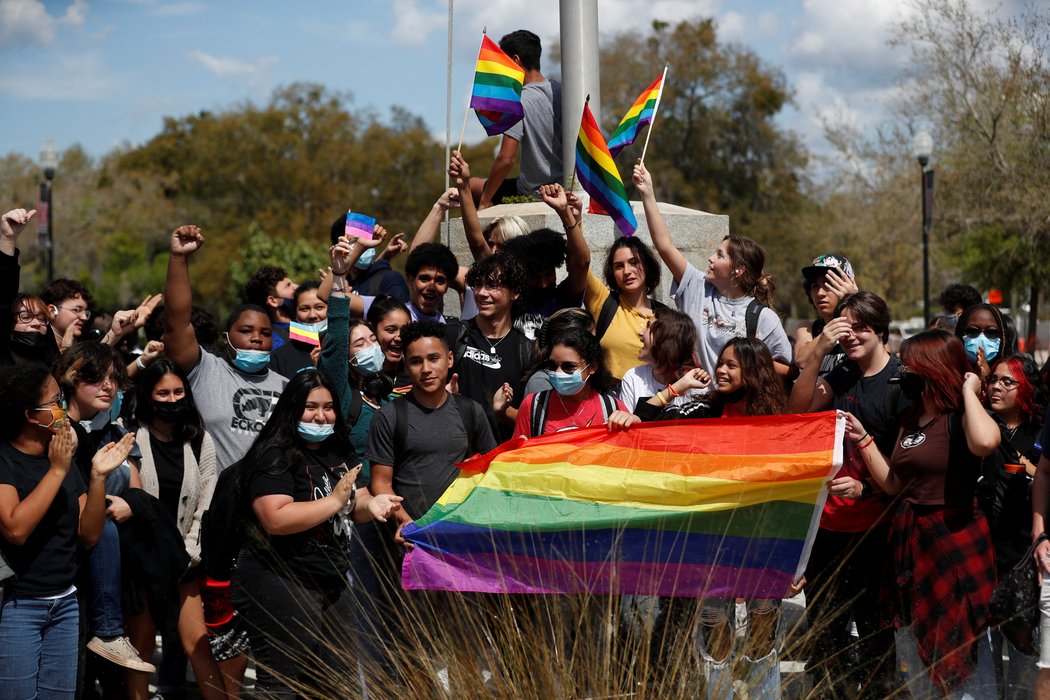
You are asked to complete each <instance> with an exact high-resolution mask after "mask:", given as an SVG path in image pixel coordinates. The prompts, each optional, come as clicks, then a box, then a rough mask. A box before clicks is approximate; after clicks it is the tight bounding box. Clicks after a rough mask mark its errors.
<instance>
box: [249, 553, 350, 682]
mask: <svg viewBox="0 0 1050 700" xmlns="http://www.w3.org/2000/svg"><path fill="white" fill-rule="evenodd" d="M233 606H234V608H236V610H237V612H238V614H239V615H240V617H241V620H242V621H243V623H244V624H245V627H246V629H247V630H248V636H249V637H250V638H251V643H252V658H253V659H255V663H256V665H257V675H256V678H257V680H256V689H257V692H258V693H259V694H260V695H262V696H264V697H295V696H296V695H312V696H320V697H352V696H355V695H357V694H358V688H359V686H358V684H357V652H356V643H355V641H356V640H355V638H356V630H355V625H354V622H355V618H354V604H353V596H352V594H351V592H350V588H349V587H348V586H347V585H346V583H345V582H337V583H336V584H335V585H332V586H328V587H321V588H317V587H311V586H306V585H303V583H302V582H300V581H298V580H296V579H293V578H291V577H290V576H288V575H287V574H285V573H284V572H282V574H278V573H276V572H275V571H273V570H272V568H271V567H269V566H268V565H267V564H266V563H264V562H261V561H260V560H259V559H258V558H256V557H255V556H254V555H252V554H251V553H250V552H248V551H247V550H242V551H241V554H240V556H239V557H238V559H237V568H236V570H235V571H234V574H233Z"/></svg>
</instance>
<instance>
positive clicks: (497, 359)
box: [452, 321, 528, 442]
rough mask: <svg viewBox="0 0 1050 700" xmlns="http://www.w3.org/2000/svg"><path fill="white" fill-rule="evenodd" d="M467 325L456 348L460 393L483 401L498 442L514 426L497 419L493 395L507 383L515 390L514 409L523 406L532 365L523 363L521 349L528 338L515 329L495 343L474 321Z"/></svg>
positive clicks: (501, 440)
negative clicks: (493, 407)
mask: <svg viewBox="0 0 1050 700" xmlns="http://www.w3.org/2000/svg"><path fill="white" fill-rule="evenodd" d="M466 328H467V331H466V334H465V335H464V336H463V338H462V340H460V342H459V344H458V345H457V347H456V349H455V357H456V365H455V367H453V368H452V371H453V372H455V373H457V374H459V393H461V394H463V395H464V396H469V397H470V398H472V399H474V400H475V401H477V402H478V403H479V404H481V406H482V408H484V409H485V415H486V416H487V417H488V420H489V427H491V428H492V434H493V435H494V436H495V437H496V441H497V442H503V441H504V440H507V439H508V438H510V437H511V433H513V432H514V426H512V425H505V424H504V423H503V422H502V421H498V420H496V417H495V415H493V413H492V396H493V394H495V393H496V389H498V388H500V387H501V386H503V383H504V382H507V383H509V384H510V387H511V389H513V390H514V400H513V401H511V405H512V406H514V408H517V407H518V406H520V405H521V400H522V398H524V396H523V392H522V388H523V387H524V386H525V382H524V374H525V370H527V369H528V367H525V366H523V365H522V363H521V352H520V350H519V348H520V346H521V344H522V343H524V342H525V338H524V336H523V335H522V333H521V331H519V330H517V329H516V328H511V329H510V332H508V333H507V335H505V336H504V337H503V338H502V339H498V340H496V341H495V342H493V341H492V340H489V339H488V338H486V337H485V336H484V334H483V333H482V332H481V330H480V329H479V328H478V326H477V324H476V323H474V321H467V322H466ZM493 350H495V352H493Z"/></svg>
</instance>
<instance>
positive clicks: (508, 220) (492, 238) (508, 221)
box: [482, 216, 529, 245]
mask: <svg viewBox="0 0 1050 700" xmlns="http://www.w3.org/2000/svg"><path fill="white" fill-rule="evenodd" d="M528 232H529V225H528V224H527V223H525V220H524V219H522V218H521V217H520V216H501V217H499V218H498V219H493V220H492V222H491V223H489V225H488V226H486V227H485V229H484V230H483V231H482V235H484V236H485V240H487V241H489V245H503V244H505V243H506V242H507V241H509V240H510V239H512V238H517V237H518V236H524V235H525V234H527V233H528Z"/></svg>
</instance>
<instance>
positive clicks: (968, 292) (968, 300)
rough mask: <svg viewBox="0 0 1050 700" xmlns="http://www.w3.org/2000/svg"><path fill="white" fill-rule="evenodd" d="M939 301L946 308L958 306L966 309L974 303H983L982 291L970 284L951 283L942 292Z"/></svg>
mask: <svg viewBox="0 0 1050 700" xmlns="http://www.w3.org/2000/svg"><path fill="white" fill-rule="evenodd" d="M938 301H940V302H941V306H943V307H944V308H945V309H954V308H956V307H958V308H960V309H962V310H963V311H966V309H968V308H970V307H971V306H973V305H974V304H980V303H981V293H980V292H978V291H977V290H976V289H974V288H973V287H971V286H970V285H968V284H949V285H948V286H947V287H945V288H944V291H943V292H941V295H940V297H938Z"/></svg>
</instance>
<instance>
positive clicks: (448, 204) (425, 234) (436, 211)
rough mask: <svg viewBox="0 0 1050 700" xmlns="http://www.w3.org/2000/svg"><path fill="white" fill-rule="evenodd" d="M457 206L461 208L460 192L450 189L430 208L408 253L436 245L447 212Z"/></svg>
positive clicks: (417, 230)
mask: <svg viewBox="0 0 1050 700" xmlns="http://www.w3.org/2000/svg"><path fill="white" fill-rule="evenodd" d="M457 206H459V190H457V189H456V188H455V187H450V188H448V189H447V190H445V191H444V192H442V193H441V196H440V197H438V200H437V201H436V202H434V206H432V207H430V211H429V212H427V216H426V218H425V219H423V222H422V223H421V224H419V228H418V229H416V235H415V236H413V237H412V245H411V246H409V248H408V252H409V253H411V252H412V251H413V250H415V249H416V248H417V247H418V246H421V245H423V244H424V243H435V242H436V241H437V239H438V234H439V233H440V232H441V222H442V221H443V220H444V218H445V212H446V211H448V210H449V209H451V208H453V207H457Z"/></svg>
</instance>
